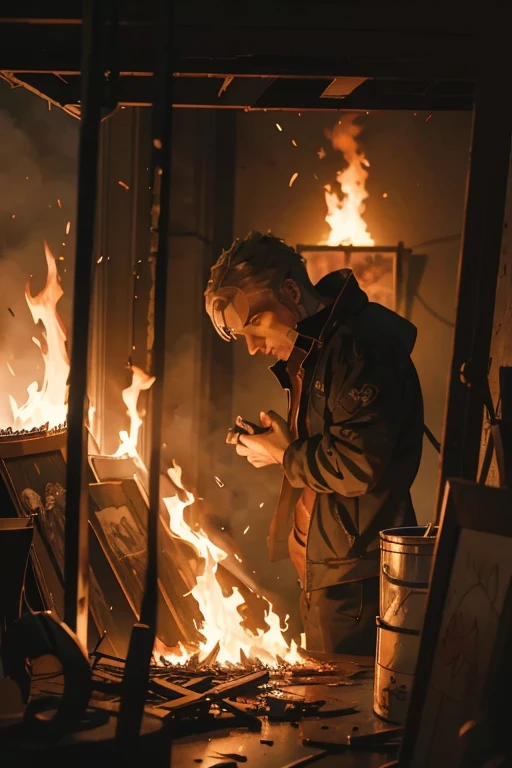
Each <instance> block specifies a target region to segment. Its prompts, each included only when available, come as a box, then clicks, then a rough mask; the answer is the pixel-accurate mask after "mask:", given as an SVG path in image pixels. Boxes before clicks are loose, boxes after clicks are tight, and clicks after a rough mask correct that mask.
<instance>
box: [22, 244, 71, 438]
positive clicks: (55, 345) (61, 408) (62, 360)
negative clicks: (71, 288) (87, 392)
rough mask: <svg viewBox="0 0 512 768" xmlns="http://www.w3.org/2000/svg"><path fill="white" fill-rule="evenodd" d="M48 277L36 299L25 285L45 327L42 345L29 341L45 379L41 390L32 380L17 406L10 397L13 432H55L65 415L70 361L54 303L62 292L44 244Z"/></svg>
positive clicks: (30, 304) (34, 315) (37, 320)
mask: <svg viewBox="0 0 512 768" xmlns="http://www.w3.org/2000/svg"><path fill="white" fill-rule="evenodd" d="M44 253H45V256H46V264H47V267H48V274H47V278H46V285H45V286H44V288H43V289H42V291H40V292H39V293H38V294H37V295H36V296H32V294H31V292H30V278H29V279H28V280H27V283H26V285H25V298H26V300H27V304H28V307H29V309H30V313H31V315H32V319H33V320H34V323H36V324H37V323H42V325H43V326H44V331H43V334H42V335H43V343H41V342H40V340H39V339H38V338H36V337H35V336H34V337H32V341H33V342H34V344H35V345H36V346H38V347H39V349H40V350H41V354H42V356H43V362H44V376H43V382H42V385H41V387H40V388H39V387H38V383H37V381H33V382H32V383H31V384H29V386H28V387H27V393H28V399H27V400H26V402H25V403H24V404H23V405H21V406H19V405H18V403H17V402H16V400H15V399H14V397H12V396H11V395H10V396H9V400H10V404H11V409H12V423H11V424H10V425H8V426H11V428H12V429H13V430H23V429H25V430H29V429H33V428H37V427H42V426H45V425H48V429H54V428H55V427H58V426H59V425H61V424H64V423H65V421H66V416H67V380H68V374H69V358H68V353H67V350H66V329H65V327H64V324H63V322H62V320H61V319H60V317H59V314H58V312H57V304H58V302H59V299H60V298H61V297H62V296H63V294H64V291H63V290H62V287H61V284H60V278H59V273H58V271H57V263H56V261H55V256H54V255H53V254H52V252H51V251H50V248H49V247H48V244H47V243H46V242H45V243H44Z"/></svg>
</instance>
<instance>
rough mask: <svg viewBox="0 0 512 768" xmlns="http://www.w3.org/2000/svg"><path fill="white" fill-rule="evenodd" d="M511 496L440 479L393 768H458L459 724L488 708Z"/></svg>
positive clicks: (511, 536)
mask: <svg viewBox="0 0 512 768" xmlns="http://www.w3.org/2000/svg"><path fill="white" fill-rule="evenodd" d="M511 513H512V493H511V492H510V491H507V490H504V489H500V488H492V487H489V486H484V485H480V484H478V483H475V482H470V481H467V480H449V481H448V482H447V483H446V488H445V495H444V501H443V510H442V516H441V523H440V528H439V533H438V537H437V542H436V548H435V551H434V565H433V569H432V577H431V582H430V587H429V592H428V598H427V606H426V611H425V616H424V621H423V629H422V634H421V640H420V649H419V655H418V663H417V667H416V673H415V677H414V683H413V687H412V691H411V701H410V706H409V710H408V715H407V720H406V724H405V730H404V738H403V742H402V747H401V750H400V754H399V758H398V762H397V763H396V765H397V766H399V768H431V766H433V765H435V766H436V768H460V767H461V766H462V765H463V764H464V763H463V760H464V750H465V744H464V739H462V738H461V736H460V734H461V729H462V733H463V731H464V726H465V725H466V724H467V723H468V722H470V721H476V720H478V718H479V717H480V716H481V714H482V712H483V711H485V708H486V707H488V705H489V697H490V692H491V690H492V687H493V681H495V680H496V655H497V654H500V653H501V654H502V655H503V654H504V653H506V644H505V643H504V642H503V637H504V636H507V637H508V636H509V635H510V616H509V615H508V607H509V606H510V594H511V588H512V514H511Z"/></svg>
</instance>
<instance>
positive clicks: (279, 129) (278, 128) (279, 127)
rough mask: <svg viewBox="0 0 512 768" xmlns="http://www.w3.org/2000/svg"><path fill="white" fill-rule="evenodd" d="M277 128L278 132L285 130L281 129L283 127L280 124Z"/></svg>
mask: <svg viewBox="0 0 512 768" xmlns="http://www.w3.org/2000/svg"><path fill="white" fill-rule="evenodd" d="M276 128H277V130H278V131H282V130H283V129H282V128H281V126H280V125H279V123H276Z"/></svg>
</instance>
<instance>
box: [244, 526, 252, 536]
mask: <svg viewBox="0 0 512 768" xmlns="http://www.w3.org/2000/svg"><path fill="white" fill-rule="evenodd" d="M250 527H251V526H250V525H248V526H247V528H246V529H245V531H244V536H245V534H246V533H247V531H248V530H249V528H250Z"/></svg>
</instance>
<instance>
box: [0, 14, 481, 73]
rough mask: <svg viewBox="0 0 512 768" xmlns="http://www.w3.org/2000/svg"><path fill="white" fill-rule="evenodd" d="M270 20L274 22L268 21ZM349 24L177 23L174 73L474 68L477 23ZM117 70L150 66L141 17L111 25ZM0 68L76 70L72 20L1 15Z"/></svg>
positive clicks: (322, 21)
mask: <svg viewBox="0 0 512 768" xmlns="http://www.w3.org/2000/svg"><path fill="white" fill-rule="evenodd" d="M273 23H275V22H273ZM368 27H369V28H366V29H364V28H363V29H349V28H347V26H346V25H345V24H344V21H343V19H342V18H339V19H336V18H330V17H323V18H321V19H320V23H319V22H318V20H317V22H316V25H313V26H311V25H310V26H308V25H303V24H301V25H300V26H297V25H295V26H294V22H293V20H292V19H291V18H288V20H287V22H286V25H285V26H272V23H271V24H268V25H266V26H265V24H264V23H263V22H262V23H260V25H259V26H256V25H255V24H254V22H253V23H252V24H250V23H248V22H247V21H246V20H244V19H240V20H235V21H234V20H233V19H225V20H223V19H218V20H217V21H216V23H215V24H205V23H201V24H197V23H189V24H178V25H177V27H176V30H175V46H176V48H175V50H176V59H175V68H176V71H178V72H181V73H187V72H204V73H208V74H213V73H218V74H221V75H222V74H243V73H246V74H267V75H279V74H286V73H287V72H288V73H295V74H303V75H307V74H315V75H318V76H325V77H336V76H342V75H346V76H356V77H374V76H385V77H406V78H414V77H428V78H430V77H447V78H457V79H462V80H468V79H469V80H470V79H471V78H472V77H473V76H474V75H475V73H476V71H477V69H478V62H479V60H480V59H479V57H478V56H477V55H475V51H478V50H480V37H479V33H478V30H477V31H473V32H470V31H466V32H462V33H460V34H458V35H456V34H453V33H446V32H432V33H428V34H425V33H424V32H422V31H418V30H415V29H411V31H409V32H408V33H407V34H404V33H403V32H402V31H397V30H393V29H389V30H388V31H387V32H386V34H383V32H382V30H380V29H378V28H375V27H374V26H373V25H371V26H370V24H368ZM118 40H119V57H118V61H117V62H116V63H117V64H118V65H119V70H120V72H121V73H122V74H125V75H126V74H130V73H132V74H139V75H141V74H150V73H152V71H153V64H152V40H151V29H150V27H149V26H148V25H147V24H142V23H139V24H123V25H120V26H119V28H118ZM0 70H5V71H9V72H47V73H51V72H58V73H60V74H61V75H65V74H73V73H75V74H77V73H79V72H80V25H78V24H62V23H47V24H27V23H19V22H13V23H1V21H0Z"/></svg>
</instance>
